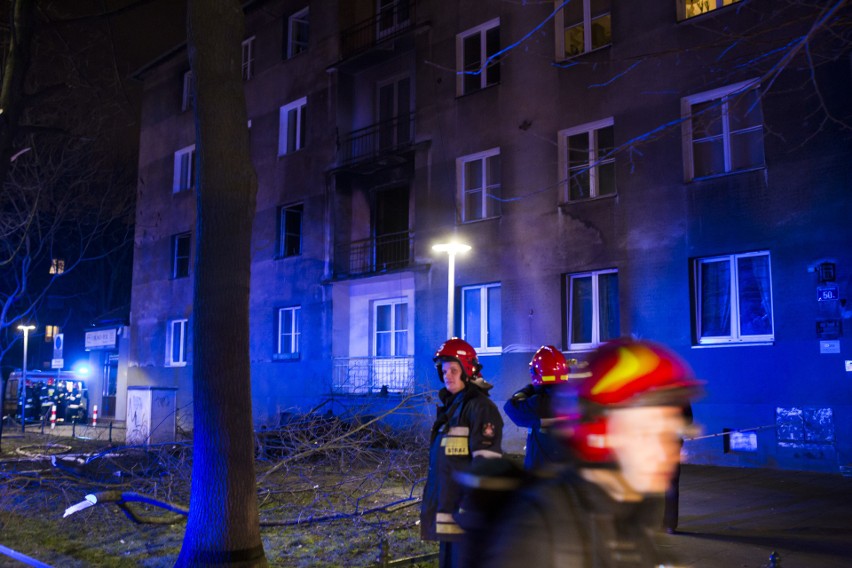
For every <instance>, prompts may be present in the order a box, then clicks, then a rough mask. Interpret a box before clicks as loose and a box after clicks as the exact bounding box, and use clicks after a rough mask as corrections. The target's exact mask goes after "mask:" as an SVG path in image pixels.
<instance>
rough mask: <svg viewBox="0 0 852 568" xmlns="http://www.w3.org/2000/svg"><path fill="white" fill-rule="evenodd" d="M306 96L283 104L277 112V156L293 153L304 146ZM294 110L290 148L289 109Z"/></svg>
mask: <svg viewBox="0 0 852 568" xmlns="http://www.w3.org/2000/svg"><path fill="white" fill-rule="evenodd" d="M307 106H308V97H302V98H299V99H296V100H295V101H291V102H289V103H287V104H286V105H283V106H282V107H281V108H280V109H279V114H278V157H279V158H280V157H281V156H287V155H289V154H294V153H296V152H298V151H299V150H302V149H303V148H304V147H305V144H306V142H307V140H306V132H305V129H306V122H307V119H306V115H305V113H306V111H307ZM291 110H296V126H295V133H294V139H293V140H292V143H293V145H292V148H291V146H290V142H291V140H290V111H291Z"/></svg>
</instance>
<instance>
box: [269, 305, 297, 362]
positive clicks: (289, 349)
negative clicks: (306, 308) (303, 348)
mask: <svg viewBox="0 0 852 568" xmlns="http://www.w3.org/2000/svg"><path fill="white" fill-rule="evenodd" d="M301 312H302V308H300V307H299V306H295V307H290V308H279V309H278V322H277V327H278V343H277V345H276V346H275V358H276V359H298V358H299V353H300V351H299V336H300V335H301V331H300V328H301V325H300V322H299V317H300V314H301Z"/></svg>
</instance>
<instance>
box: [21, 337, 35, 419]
mask: <svg viewBox="0 0 852 568" xmlns="http://www.w3.org/2000/svg"><path fill="white" fill-rule="evenodd" d="M35 328H36V326H34V325H19V326H18V329H20V330H21V331H23V332H24V363H23V365H21V384H20V386H19V391H20V401H21V432H23V431H24V430H25V428H26V425H27V421H26V409H27V404H26V403H27V401H26V392H27V344H28V343H29V339H30V331H32V330H34V329H35Z"/></svg>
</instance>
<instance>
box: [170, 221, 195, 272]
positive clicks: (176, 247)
mask: <svg viewBox="0 0 852 568" xmlns="http://www.w3.org/2000/svg"><path fill="white" fill-rule="evenodd" d="M184 240H185V242H186V247H187V252H186V255H185V256H184V255H181V254H180V244H181V243H182V242H184ZM171 252H172V255H171V256H172V269H171V280H179V279H181V278H188V277H189V273H190V268H191V266H192V235H191V233H190V232H189V231H185V232H183V233H175V234H174V235H172V238H171ZM181 260H185V261H186V274H183V273H181V274H179V273H178V268H179V267H180V266H181V265H180V261H181Z"/></svg>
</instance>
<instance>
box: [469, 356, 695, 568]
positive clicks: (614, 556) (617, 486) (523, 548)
mask: <svg viewBox="0 0 852 568" xmlns="http://www.w3.org/2000/svg"><path fill="white" fill-rule="evenodd" d="M588 364H589V368H588V370H589V373H590V376H589V377H588V378H586V379H584V380H583V381H582V382H581V383H580V385H579V387H578V398H579V403H580V410H581V422H580V423H578V424H576V425H574V426H573V427H572V428H571V429H570V432H566V436H565V437H564V440H565V441H566V442H567V445H568V446H569V447H570V449H571V452H572V453H573V454H574V458H575V459H576V460H577V467H576V469H574V468H566V469H565V470H564V472H563V474H562V475H560V476H559V477H557V478H553V479H544V480H539V481H537V482H535V483H534V484H532V485H531V486H530V487H528V488H527V489H526V490H524V491H522V492H520V493H519V494H518V495H517V496H516V498H515V500H514V502H513V503H512V505H511V507H510V508H509V509H508V512H507V514H506V515H505V516H504V519H505V520H504V522H503V523H502V524H500V526H498V527H495V531H494V535H493V538H492V539H491V542H490V546H489V547H488V549H487V551H486V554H485V555H484V559H483V565H486V566H489V567H494V568H500V567H510V566H511V567H515V566H536V567H544V568H547V567H554V568H555V567H561V566H572V567H573V566H595V567H615V566H619V567H627V566H631V567H632V566H635V567H639V566H648V567H650V566H655V567H656V566H673V564H671V562H670V560H669V559H667V558H666V557H665V551H663V550H660V549H658V548H657V547H656V546H655V544H654V541H653V534H652V533H653V532H654V531H655V530H659V527H660V513H661V512H660V508H661V505H662V495H663V493H664V492H665V491H666V489H667V487H668V486H669V482H670V479H671V477H672V475H673V474H674V471H675V467H676V466H677V464H678V463H679V460H680V440H681V437H682V436H683V434H684V430H685V428H686V426H687V424H686V420H685V419H684V416H683V412H682V408H683V407H684V406H685V404H686V403H688V402H689V401H690V400H691V399H693V398H694V397H696V396H697V395H698V394H699V393H700V391H701V386H700V385H701V383H699V382H698V381H697V380H696V379H695V377H694V375H693V373H692V371H691V369H690V368H689V366H688V365H687V364H686V363H685V362H684V361H683V360H682V359H681V358H680V357H678V356H677V355H676V354H675V353H673V352H672V351H670V350H669V349H667V348H666V347H664V346H662V345H660V344H657V343H653V342H650V341H644V340H632V339H623V340H617V341H612V342H609V343H606V344H604V345H602V346H601V347H600V348H598V349H597V350H596V351H595V352H593V353H592V354H591V355H590V357H589V360H588ZM558 410H559V405H558V403H557V411H558Z"/></svg>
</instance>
